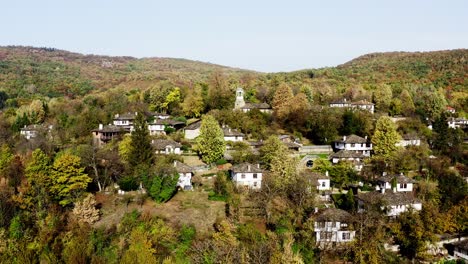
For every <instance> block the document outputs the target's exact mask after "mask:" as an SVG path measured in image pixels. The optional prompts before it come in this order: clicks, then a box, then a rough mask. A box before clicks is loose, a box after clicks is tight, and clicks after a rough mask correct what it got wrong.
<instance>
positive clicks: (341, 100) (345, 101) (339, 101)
mask: <svg viewBox="0 0 468 264" xmlns="http://www.w3.org/2000/svg"><path fill="white" fill-rule="evenodd" d="M349 103H350V102H348V101H347V100H346V98H344V99H339V100H335V101H332V102H331V103H330V104H349Z"/></svg>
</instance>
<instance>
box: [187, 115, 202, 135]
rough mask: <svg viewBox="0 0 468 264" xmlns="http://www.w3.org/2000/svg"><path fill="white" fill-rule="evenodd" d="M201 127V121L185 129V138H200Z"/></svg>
mask: <svg viewBox="0 0 468 264" xmlns="http://www.w3.org/2000/svg"><path fill="white" fill-rule="evenodd" d="M200 126H201V121H200V120H198V121H196V122H193V123H191V124H190V125H188V126H187V127H185V129H184V133H185V138H186V139H195V138H197V137H198V136H200Z"/></svg>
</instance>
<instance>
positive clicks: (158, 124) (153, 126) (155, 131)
mask: <svg viewBox="0 0 468 264" xmlns="http://www.w3.org/2000/svg"><path fill="white" fill-rule="evenodd" d="M183 125H184V122H181V121H177V120H172V119H155V120H153V122H151V123H149V124H148V129H149V132H150V135H165V134H166V130H165V129H166V128H167V127H169V128H173V129H178V128H180V127H181V126H183Z"/></svg>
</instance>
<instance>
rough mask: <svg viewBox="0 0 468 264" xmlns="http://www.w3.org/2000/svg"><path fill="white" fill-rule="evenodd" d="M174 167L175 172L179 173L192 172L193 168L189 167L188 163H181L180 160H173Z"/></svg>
mask: <svg viewBox="0 0 468 264" xmlns="http://www.w3.org/2000/svg"><path fill="white" fill-rule="evenodd" d="M174 167H175V169H176V171H177V172H179V173H189V172H193V168H192V167H190V166H189V165H187V164H185V163H182V162H180V161H177V160H176V161H174Z"/></svg>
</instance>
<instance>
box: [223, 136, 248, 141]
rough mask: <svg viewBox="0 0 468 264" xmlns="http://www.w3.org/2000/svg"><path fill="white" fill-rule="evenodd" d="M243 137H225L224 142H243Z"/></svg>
mask: <svg viewBox="0 0 468 264" xmlns="http://www.w3.org/2000/svg"><path fill="white" fill-rule="evenodd" d="M243 140H244V137H243V136H235V137H234V136H224V141H243Z"/></svg>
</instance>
